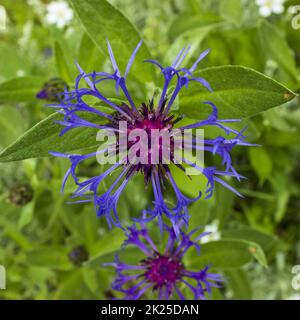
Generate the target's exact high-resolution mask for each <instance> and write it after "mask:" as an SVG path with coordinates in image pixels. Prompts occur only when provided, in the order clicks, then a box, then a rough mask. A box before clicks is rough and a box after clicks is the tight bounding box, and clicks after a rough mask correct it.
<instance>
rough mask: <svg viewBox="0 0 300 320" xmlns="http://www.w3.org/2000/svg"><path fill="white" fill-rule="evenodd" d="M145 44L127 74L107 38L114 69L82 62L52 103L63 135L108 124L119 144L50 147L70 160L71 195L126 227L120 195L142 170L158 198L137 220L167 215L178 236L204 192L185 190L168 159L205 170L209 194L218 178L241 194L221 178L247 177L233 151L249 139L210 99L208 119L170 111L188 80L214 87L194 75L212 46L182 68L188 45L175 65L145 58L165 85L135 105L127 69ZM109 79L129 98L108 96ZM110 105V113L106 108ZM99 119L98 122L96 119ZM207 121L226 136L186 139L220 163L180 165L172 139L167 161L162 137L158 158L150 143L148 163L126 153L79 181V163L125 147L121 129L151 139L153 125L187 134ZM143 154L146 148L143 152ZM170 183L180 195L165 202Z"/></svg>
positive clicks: (205, 124)
mask: <svg viewBox="0 0 300 320" xmlns="http://www.w3.org/2000/svg"><path fill="white" fill-rule="evenodd" d="M141 44H142V42H140V43H139V44H138V45H137V47H136V48H135V50H134V51H133V53H132V55H131V57H130V59H129V62H128V64H127V67H126V70H125V72H124V74H122V72H121V70H120V69H119V67H118V64H117V61H116V59H115V56H114V54H113V50H112V48H111V46H110V44H109V42H108V41H107V45H108V51H109V56H110V60H111V64H112V67H113V72H112V73H108V72H92V73H85V72H84V71H83V70H82V68H81V67H80V66H79V65H78V69H79V72H80V74H79V75H78V77H77V79H76V82H75V89H74V90H65V91H64V92H62V93H61V101H60V102H59V103H56V104H52V105H51V106H52V107H54V108H57V109H58V112H60V113H62V114H63V116H64V117H63V120H62V121H58V123H60V124H61V125H63V126H64V127H65V128H64V129H63V130H62V132H61V135H63V134H65V133H66V132H68V131H70V130H72V129H74V128H78V127H82V128H84V127H92V128H95V129H105V130H108V131H109V132H111V133H114V134H115V135H116V136H117V137H118V138H119V139H117V143H116V144H115V145H109V146H105V147H103V148H102V149H100V150H98V151H97V152H94V153H90V154H87V155H81V154H63V153H58V152H52V154H53V155H54V156H58V157H64V158H68V159H69V160H70V161H71V167H70V169H69V170H68V171H67V173H66V176H65V178H64V181H63V188H64V186H65V183H66V181H67V179H68V178H69V177H70V176H71V177H72V178H73V180H74V181H75V183H76V184H77V190H76V191H75V192H74V194H73V198H77V197H80V198H81V199H80V200H79V201H78V202H89V201H91V202H93V203H94V206H95V210H96V212H97V215H98V216H104V217H105V218H106V220H107V222H108V224H109V226H112V225H115V226H118V227H122V224H121V222H120V219H119V215H118V210H117V207H118V201H119V198H120V196H121V193H122V191H123V190H124V188H125V187H126V186H127V184H128V182H129V181H130V180H131V178H132V177H133V176H135V175H137V174H143V175H144V178H145V184H152V188H153V194H154V200H153V205H152V206H150V207H149V208H148V209H147V210H144V212H143V213H144V218H142V219H140V220H139V221H140V222H141V221H150V220H152V219H154V218H157V219H158V222H159V225H160V228H161V230H162V228H163V218H164V217H166V218H167V219H169V220H170V221H171V223H172V225H173V228H174V230H175V232H176V234H177V235H179V228H178V224H179V222H180V221H184V222H185V224H186V225H187V223H188V220H189V215H188V205H189V204H190V203H191V202H194V201H197V200H198V199H199V198H200V196H201V192H200V190H199V195H198V196H197V197H195V198H189V197H187V196H186V195H184V194H183V193H182V192H181V191H180V188H179V187H178V185H177V184H176V181H175V180H176V179H175V178H174V177H173V174H172V170H171V169H170V165H169V164H174V165H175V166H177V167H178V168H179V169H180V170H183V171H184V172H185V170H186V169H185V168H186V167H192V168H194V170H198V171H199V174H200V173H201V174H203V175H204V176H205V177H206V178H207V189H206V190H205V191H204V193H205V197H206V198H209V197H211V196H212V194H213V191H214V186H215V183H220V184H222V185H223V186H224V187H226V188H228V189H229V190H231V191H233V192H235V193H236V194H237V195H239V196H240V193H239V192H238V191H236V190H235V189H234V188H233V187H231V186H230V185H229V184H228V183H227V182H225V181H224V180H223V179H221V177H225V178H226V177H232V178H235V179H237V180H240V179H241V178H243V177H242V176H241V175H239V174H238V173H237V171H236V170H235V169H234V167H233V165H232V159H231V155H230V153H231V150H232V149H233V148H234V147H235V146H249V145H250V144H249V143H247V142H245V136H244V134H243V133H244V132H243V131H241V132H238V131H237V130H235V129H232V128H230V127H228V126H227V124H230V123H232V122H237V121H240V120H239V119H220V118H219V116H218V109H217V107H216V106H215V105H214V104H213V103H212V102H210V101H204V102H203V103H204V106H203V107H205V108H211V110H212V112H211V114H210V115H209V116H208V117H207V118H206V119H204V120H201V121H197V122H196V123H193V124H189V125H184V126H183V125H182V126H180V121H181V119H182V117H181V116H178V117H175V115H174V114H171V108H172V105H173V102H174V101H175V99H176V97H177V96H178V94H179V92H180V91H181V90H182V89H183V88H184V87H188V84H189V83H190V82H191V81H193V82H197V83H199V84H200V85H201V86H203V87H205V88H206V89H207V90H208V91H212V88H211V86H210V85H209V83H208V82H207V81H206V80H205V79H203V78H200V77H195V76H194V75H193V73H194V71H195V70H196V68H197V66H198V64H199V63H200V61H201V60H202V59H203V58H204V57H205V56H206V55H207V54H208V53H209V50H206V51H204V52H203V53H201V54H200V56H199V57H198V59H197V60H196V61H195V63H194V64H193V65H192V66H191V67H190V68H182V67H181V64H182V62H183V60H184V58H185V57H186V55H187V54H188V52H189V47H188V48H187V49H185V48H184V49H182V50H181V51H180V52H179V54H178V55H177V57H176V58H175V60H174V61H173V63H172V64H171V66H167V67H163V66H162V65H161V64H160V63H159V62H157V61H155V60H146V62H149V63H152V64H154V65H155V66H157V67H158V68H159V69H160V71H161V74H162V75H163V77H164V85H163V88H162V92H161V94H160V97H159V99H158V102H157V103H155V102H154V98H152V99H151V100H150V102H149V103H142V104H141V105H136V104H135V102H134V99H133V98H132V97H131V95H130V93H129V90H128V89H127V84H126V82H127V76H128V73H129V71H130V68H131V66H132V63H133V61H134V58H135V56H136V54H137V52H138V50H139V48H140V46H141ZM82 80H83V81H82ZM106 81H112V82H113V83H114V84H115V88H116V91H117V93H119V92H120V91H122V92H123V94H124V97H125V98H126V101H127V102H122V103H117V102H115V101H116V99H109V98H107V97H105V96H104V94H103V91H102V90H101V85H102V84H103V83H104V82H106ZM82 82H83V83H82ZM174 82H175V86H174V89H173V91H172V92H171V94H167V92H168V91H170V90H169V89H170V87H171V86H173V84H174ZM89 98H90V99H91V98H92V99H94V100H97V101H98V102H101V104H105V105H106V106H107V107H109V108H101V107H99V106H95V105H90V104H89V103H88V101H89V100H88V99H89ZM109 109H110V110H111V112H108V111H107V110H109ZM87 114H89V115H92V116H93V119H95V120H94V121H91V120H90V119H91V118H92V117H89V120H88V119H86V117H85V115H87ZM98 118H99V121H97V119H98ZM121 121H122V122H125V123H126V129H122V130H123V131H122V130H121V129H120V127H119V123H120V122H121ZM175 125H176V126H175ZM208 126H213V127H217V128H219V129H221V132H224V136H222V135H220V136H217V137H216V138H214V139H203V140H202V141H201V145H200V146H199V144H198V143H197V142H199V141H198V140H197V139H196V138H195V136H193V137H192V139H191V140H190V142H189V143H186V145H185V147H187V148H189V149H190V150H192V151H193V150H201V151H203V152H208V153H210V154H212V155H213V156H216V157H220V158H221V160H222V161H221V167H220V168H216V167H200V166H199V165H198V164H195V163H193V162H191V161H190V160H189V159H187V158H183V159H182V164H178V163H177V162H176V161H175V147H174V142H173V144H172V143H171V145H170V146H169V149H168V151H169V153H170V159H169V160H170V162H169V164H167V163H166V162H164V161H163V160H164V159H163V156H162V149H163V146H162V142H161V140H157V145H158V159H159V161H158V162H153V161H152V156H153V152H152V151H151V150H150V147H149V146H148V144H147V146H146V152H145V154H143V155H144V156H145V158H146V159H147V160H149V161H148V162H147V163H146V164H145V163H144V162H138V163H130V162H128V161H126V160H128V158H127V157H125V158H122V157H121V159H119V160H118V161H117V162H116V163H115V164H113V165H111V167H110V168H109V169H108V170H107V171H105V172H103V173H102V174H100V175H99V176H96V177H92V178H90V179H87V180H83V181H81V179H79V177H78V176H77V175H76V169H77V167H78V165H79V164H80V163H81V162H82V161H84V160H86V159H88V158H91V157H95V156H97V155H100V154H108V155H116V154H119V155H121V154H122V153H123V152H124V144H122V143H121V139H120V135H121V134H123V135H125V136H126V137H127V138H128V136H129V134H130V133H131V132H133V131H134V130H135V129H141V130H143V131H145V132H146V134H147V135H148V138H149V140H150V139H151V138H150V135H151V132H153V131H155V130H156V131H157V130H160V131H163V132H169V133H170V132H172V130H173V129H176V130H179V132H180V133H183V132H184V130H187V129H197V128H202V129H203V128H206V127H208ZM121 131H122V132H121ZM226 136H227V137H226ZM127 142H128V145H126V146H125V149H126V148H127V149H126V150H125V151H128V149H129V148H130V147H132V146H133V145H134V143H135V142H132V141H131V142H129V139H128V141H127ZM144 147H145V146H144ZM140 153H142V152H141V151H140ZM113 172H118V177H117V178H116V180H115V181H114V182H113V183H112V184H111V186H110V187H109V188H108V190H107V191H106V192H105V193H104V194H100V192H99V188H100V185H101V186H102V185H103V181H104V179H105V178H107V176H109V175H110V174H111V173H113ZM167 184H168V185H170V187H171V188H172V189H173V193H174V195H175V197H176V201H175V203H173V204H171V203H169V202H168V203H166V202H165V199H164V197H163V189H164V188H165V187H166V185H167Z"/></svg>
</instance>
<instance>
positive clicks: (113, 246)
mask: <svg viewBox="0 0 300 320" xmlns="http://www.w3.org/2000/svg"><path fill="white" fill-rule="evenodd" d="M124 240H125V235H124V233H123V232H122V231H121V230H118V229H115V230H112V231H110V232H107V233H106V237H105V238H102V239H101V240H100V241H98V242H95V243H94V245H93V248H92V249H91V255H92V257H91V259H90V261H89V262H95V260H96V261H97V260H98V259H99V258H101V257H102V256H104V255H107V254H110V253H112V252H115V251H117V250H119V249H120V247H121V245H122V243H123V242H124Z"/></svg>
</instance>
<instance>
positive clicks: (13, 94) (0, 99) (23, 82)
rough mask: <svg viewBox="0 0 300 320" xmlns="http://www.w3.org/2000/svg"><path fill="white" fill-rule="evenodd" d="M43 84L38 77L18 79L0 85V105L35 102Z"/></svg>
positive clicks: (43, 80)
mask: <svg viewBox="0 0 300 320" xmlns="http://www.w3.org/2000/svg"><path fill="white" fill-rule="evenodd" d="M44 82H45V79H44V78H40V77H20V78H15V79H11V80H8V81H6V82H3V83H1V84H0V103H9V102H15V103H19V102H35V101H37V100H36V94H37V93H38V92H39V91H40V90H41V88H42V86H43V84H44Z"/></svg>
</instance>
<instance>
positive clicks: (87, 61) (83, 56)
mask: <svg viewBox="0 0 300 320" xmlns="http://www.w3.org/2000/svg"><path fill="white" fill-rule="evenodd" d="M78 62H79V64H80V66H81V67H82V68H83V70H85V71H86V72H92V71H95V70H97V68H98V70H100V68H101V67H102V64H103V62H104V55H103V54H101V52H100V51H99V50H98V48H97V47H96V45H95V43H94V42H93V41H92V40H91V39H90V37H89V36H88V35H87V34H86V33H84V34H83V36H82V38H81V42H80V47H79V52H78Z"/></svg>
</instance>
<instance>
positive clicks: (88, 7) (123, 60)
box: [70, 0, 153, 82]
mask: <svg viewBox="0 0 300 320" xmlns="http://www.w3.org/2000/svg"><path fill="white" fill-rule="evenodd" d="M70 2H71V4H72V5H73V8H74V10H75V11H76V13H77V15H78V18H79V20H80V22H81V23H82V25H83V27H84V29H85V31H86V32H87V34H88V35H89V36H90V38H91V39H92V40H93V41H94V42H95V44H96V45H97V47H98V48H99V49H100V51H101V52H102V53H103V54H104V55H105V56H108V50H107V45H106V39H108V40H109V41H110V43H111V46H112V48H113V51H114V54H115V58H116V60H117V63H118V66H119V68H120V69H121V71H122V72H124V71H125V68H126V65H127V63H128V60H129V58H130V56H131V54H132V51H133V50H134V48H135V47H136V45H137V44H138V42H139V41H140V35H139V33H138V31H137V30H136V28H135V27H134V26H133V25H132V24H131V23H130V22H129V20H128V19H127V18H126V17H125V16H124V15H123V14H122V13H121V12H120V11H119V10H117V9H116V8H114V7H113V6H112V5H111V4H109V3H108V2H107V1H105V0H70ZM149 58H150V53H149V50H148V49H147V47H146V45H145V44H144V43H143V45H142V46H141V48H140V50H139V52H138V54H137V56H136V60H135V63H134V64H133V65H132V69H131V70H132V74H133V75H134V76H135V77H136V78H137V79H139V80H140V81H142V82H145V81H151V80H152V79H153V74H152V70H153V69H152V67H151V66H148V65H145V64H143V63H142V61H143V60H145V59H149Z"/></svg>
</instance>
